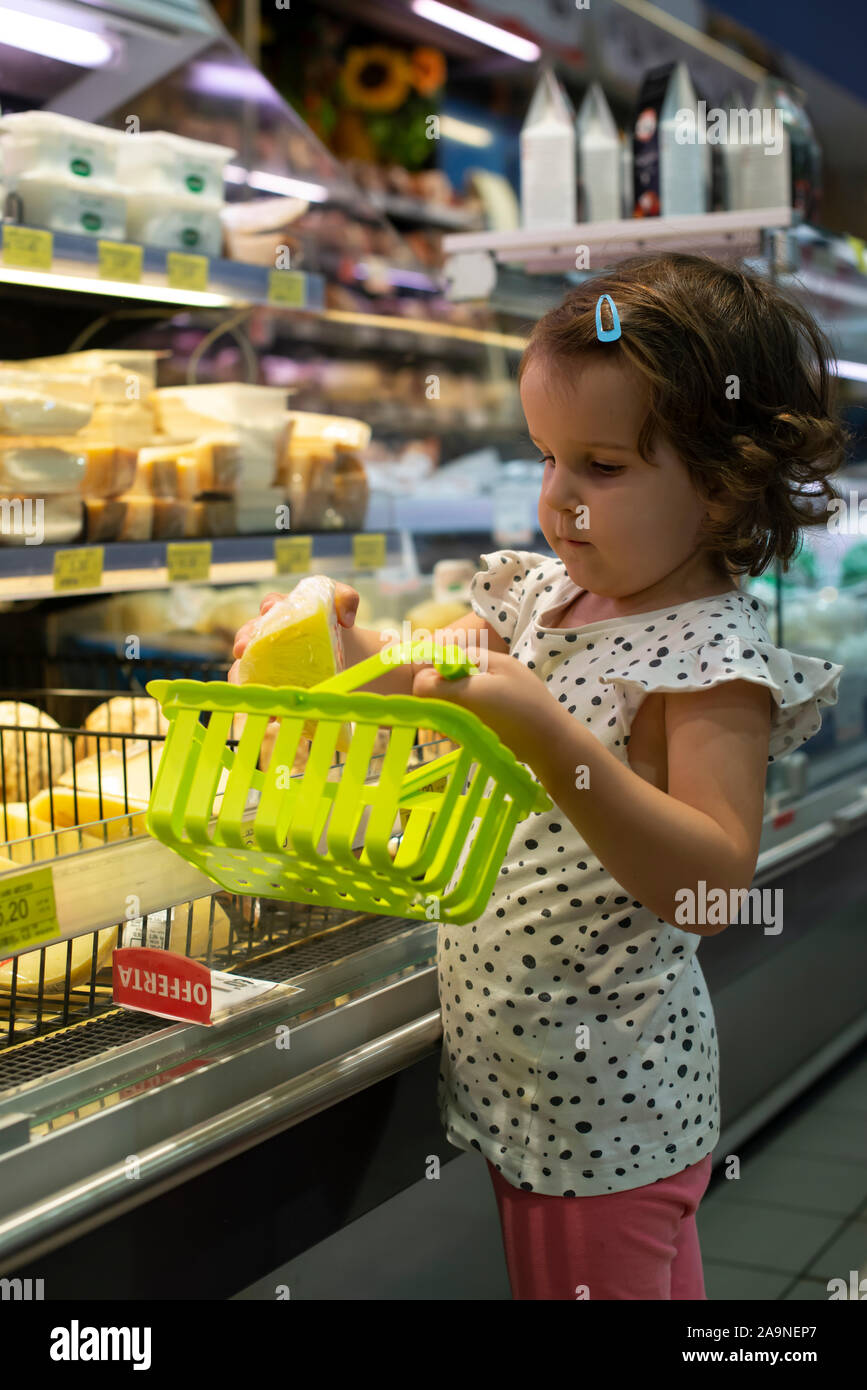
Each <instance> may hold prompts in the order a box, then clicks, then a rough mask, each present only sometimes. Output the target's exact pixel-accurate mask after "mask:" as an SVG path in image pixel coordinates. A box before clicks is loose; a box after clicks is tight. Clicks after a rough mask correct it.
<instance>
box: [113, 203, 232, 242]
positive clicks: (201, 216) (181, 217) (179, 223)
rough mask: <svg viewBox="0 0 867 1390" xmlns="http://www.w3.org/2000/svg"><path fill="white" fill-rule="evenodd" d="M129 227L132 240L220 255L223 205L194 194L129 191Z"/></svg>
mask: <svg viewBox="0 0 867 1390" xmlns="http://www.w3.org/2000/svg"><path fill="white" fill-rule="evenodd" d="M126 199H127V227H128V231H129V236H130V239H131V240H132V241H138V242H141V243H142V245H143V246H159V247H161V248H162V249H163V250H166V251H188V252H193V253H195V254H196V255H199V256H219V255H220V252H221V251H222V249H223V224H222V222H221V221H220V209H221V207H222V204H221V203H219V202H218V201H216V200H214V199H211V200H209V201H208V202H204V201H202V200H201V199H199V198H195V197H194V196H193V195H192V194H188V195H185V194H181V193H177V194H172V193H163V192H159V194H155V193H153V192H151V190H150V189H147V190H145V191H139V192H136V193H133V192H127V194H126Z"/></svg>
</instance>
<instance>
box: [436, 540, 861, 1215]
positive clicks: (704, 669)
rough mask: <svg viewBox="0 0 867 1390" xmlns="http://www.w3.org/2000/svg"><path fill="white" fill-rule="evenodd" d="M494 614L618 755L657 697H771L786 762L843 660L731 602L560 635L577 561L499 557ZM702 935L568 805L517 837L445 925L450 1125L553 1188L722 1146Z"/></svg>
mask: <svg viewBox="0 0 867 1390" xmlns="http://www.w3.org/2000/svg"><path fill="white" fill-rule="evenodd" d="M482 560H483V563H484V564H485V565H486V569H484V570H482V571H480V572H479V573H478V574H477V575H476V576H475V578H474V580H473V584H472V590H471V596H472V604H473V608H474V610H475V612H476V613H478V614H479V615H480V616H481V617H483V618H485V619H487V621H488V622H489V623H490V624H491V626H492V627H493V628H495V630H496V631H497V632H498V633H499V634H500V635H501V636H502V638H503V639H504V641H505V642H506V644H507V645H508V647H509V650H510V652H511V655H512V656H514V657H515V658H516V659H517V660H518V661H521V662H523V663H524V664H525V665H526V666H528V667H529V668H530V669H531V670H535V671H536V672H537V673H538V675H539V678H540V679H541V680H543V681H545V683H546V684H547V686H548V689H549V690H550V692H551V694H552V696H553V697H554V698H555V699H556V700H558V701H559V702H560V703H561V704H563V705H565V706H566V708H567V710H568V711H569V713H570V714H571V715H573V717H574V718H575V719H578V720H580V721H581V723H582V724H583V725H585V726H586V727H587V728H588V729H590V730H592V732H593V734H594V735H595V736H596V738H598V739H599V741H600V742H601V743H603V744H604V745H605V747H606V748H608V749H609V750H610V751H611V752H612V753H614V754H615V756H617V757H619V758H621V759H622V761H624V762H628V759H627V755H626V746H627V744H628V741H629V731H630V728H631V725H632V721H633V719H634V718H635V714H636V712H637V710H638V707H639V705H640V704H641V702H642V700H643V699H644V697H645V695H646V694H648V693H649V692H650V691H678V690H702V689H704V688H706V687H707V686H710V685H716V684H718V683H719V682H721V681H726V680H737V679H740V680H751V681H757V682H759V683H761V684H764V685H767V686H768V688H769V689H770V690H771V692H772V695H773V699H774V711H773V719H772V730H771V742H770V751H769V759H768V760H769V762H770V761H773V760H774V759H775V758H779V757H780V756H782V755H784V754H785V753H788V752H789V751H791V749H793V748H795V747H797V746H798V745H799V744H801V743H803V742H804V741H805V740H806V739H808V738H810V737H811V736H812V735H813V734H815V733H816V732H817V731H818V729H819V728H820V726H821V714H820V712H819V710H820V707H821V706H823V705H833V704H834V703H836V699H837V684H838V681H839V678H840V674H841V672H842V669H843V668H842V667H841V666H837V665H835V664H833V663H832V662H828V661H821V660H819V659H816V658H813V657H806V656H798V655H795V654H793V653H791V652H789V651H787V650H785V649H784V648H780V647H775V646H774V645H773V644H772V643H771V641H770V638H769V635H768V629H767V622H766V610H765V608H764V605H763V604H762V603H761V601H760V600H759V599H756V598H754V597H752V596H751V595H747V594H743V593H735V592H729V593H726V594H721V595H719V596H717V597H710V598H703V599H695V600H692V601H690V602H687V603H683V604H677V605H673V606H671V607H669V608H667V609H660V610H659V611H656V612H650V613H639V614H636V615H634V616H632V617H627V618H617V619H603V620H602V621H600V622H595V623H589V624H586V625H585V626H583V627H581V628H574V629H571V630H570V629H562V628H549V627H546V625H545V619H546V617H555V616H556V612H558V611H562V610H563V607H564V605H565V604H566V603H568V602H570V601H571V600H572V599H573V598H574V597H575V595H576V593H577V592H578V590H577V589H576V586H575V585H574V584H573V583H572V581H571V580H570V579H569V576H568V574H567V573H566V570H565V566H564V565H563V562H562V561H561V560H559V559H556V558H552V557H549V556H543V555H538V554H533V553H529V552H524V551H514V550H503V551H498V552H496V553H494V554H491V555H486V556H483V557H482ZM700 940H701V938H700V937H699V936H697V935H696V934H695V933H690V932H686V931H684V930H683V929H682V928H678V927H674V926H672V925H669V924H668V923H665V922H664V921H663V920H662V919H661V918H660V917H657V916H656V915H655V914H654V913H653V912H651V911H650V910H649V909H647V908H644V907H642V906H641V904H640V903H638V902H636V901H635V900H634V899H632V897H631V896H630V895H629V894H628V893H627V892H626V891H625V890H624V889H623V888H622V887H621V886H620V885H619V884H617V883H616V882H615V881H614V880H613V879H612V878H611V876H610V874H608V873H607V871H606V870H605V868H604V866H603V865H602V864H601V863H600V862H599V860H598V859H597V858H596V857H595V856H594V855H593V854H592V852H591V851H590V850H589V848H588V846H587V844H586V842H585V841H584V840H583V839H582V838H581V836H580V835H579V834H578V832H577V830H576V829H575V827H574V826H573V825H572V823H571V822H570V821H569V820H568V818H567V817H566V816H565V815H564V814H563V813H561V812H559V811H558V810H557V808H556V806H555V807H552V809H551V810H550V811H545V812H541V813H536V814H533V815H530V816H529V817H528V818H527V819H526V820H524V821H522V822H521V823H520V824H519V825H518V826H517V827H516V829H515V833H514V835H513V837H512V841H511V843H510V845H509V850H508V853H507V855H506V859H505V861H504V863H503V866H502V869H501V870H500V874H499V875H498V878H497V882H496V885H495V887H494V890H493V892H492V894H491V898H490V901H489V903H488V906H487V908H486V910H485V912H484V913H483V915H482V916H481V917H480V918H479V919H478V920H477V921H476V922H472V923H467V924H465V925H463V926H455V925H454V924H451V923H449V924H443V925H442V926H441V927H440V930H439V941H438V951H437V959H438V972H439V988H440V1002H441V1006H442V1014H443V1049H442V1063H441V1070H440V1087H439V1103H440V1113H441V1116H442V1120H443V1123H444V1125H445V1127H446V1133H447V1136H448V1138H449V1140H450V1142H451V1143H452V1144H454V1145H455V1146H456V1147H457V1148H460V1149H467V1150H468V1149H471V1148H472V1149H476V1150H478V1151H479V1152H481V1153H483V1154H484V1155H485V1156H486V1157H487V1158H488V1159H489V1160H490V1161H491V1163H492V1164H494V1166H495V1167H496V1168H498V1169H499V1171H500V1172H501V1173H502V1175H503V1177H504V1178H506V1179H507V1181H508V1182H510V1183H511V1184H512V1185H513V1186H515V1187H519V1188H523V1189H524V1190H525V1191H528V1192H538V1193H544V1194H548V1195H552V1196H592V1195H596V1194H599V1193H606V1192H620V1191H623V1190H625V1189H628V1188H632V1187H642V1186H644V1185H645V1184H647V1183H652V1182H656V1181H657V1180H658V1179H659V1178H663V1177H668V1176H670V1175H671V1174H673V1173H677V1172H680V1171H681V1170H682V1169H683V1168H686V1167H688V1166H689V1165H690V1164H693V1163H697V1162H699V1160H700V1159H702V1158H703V1157H704V1156H705V1155H706V1154H707V1153H709V1152H711V1150H712V1149H713V1147H714V1145H715V1143H716V1142H717V1139H718V1138H719V1132H720V1123H719V1056H718V1050H717V1036H716V1028H715V1021H714V1013H713V1007H712V1005H711V1000H710V996H709V994H708V990H707V986H706V984H705V980H704V975H703V974H702V971H701V968H700V966H699V964H698V961H697V959H696V951H697V949H698V946H699V942H700Z"/></svg>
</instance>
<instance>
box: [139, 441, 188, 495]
mask: <svg viewBox="0 0 867 1390" xmlns="http://www.w3.org/2000/svg"><path fill="white" fill-rule="evenodd" d="M181 453H182V450H181V448H180V447H179V446H178V445H176V444H175V445H168V444H155V445H153V446H152V447H148V448H146V449H139V451H138V464H137V467H136V474H135V481H134V483H133V489H134V491H135V492H139V493H150V495H151V496H152V497H177V496H178V456H179V454H181Z"/></svg>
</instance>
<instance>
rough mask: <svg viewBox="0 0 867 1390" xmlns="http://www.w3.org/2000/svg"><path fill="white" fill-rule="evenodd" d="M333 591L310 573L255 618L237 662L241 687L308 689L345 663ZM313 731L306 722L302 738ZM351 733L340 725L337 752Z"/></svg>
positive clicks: (323, 579) (328, 583)
mask: <svg viewBox="0 0 867 1390" xmlns="http://www.w3.org/2000/svg"><path fill="white" fill-rule="evenodd" d="M335 592H336V590H335V585H334V581H333V580H331V579H327V578H326V577H325V576H324V575H311V576H310V577H309V578H307V579H302V580H301V582H300V583H299V584H297V585H296V586H295V588H294V589H293V590H292V592H291V593H290V594H287V596H286V598H285V599H282V600H281V601H280V603H275V605H274V607H273V608H272V609H270V611H269V612H268V613H266V614H265V615H264V616H263V617H261V618H259V619H258V621H257V623H256V625H255V627H254V628H253V633H252V636H251V637H250V641H249V642H248V644H247V647H246V650H245V651H244V655H243V656H242V657H241V659H240V663H239V668H238V675H239V679H240V681H241V683H242V684H250V683H253V684H256V685H273V686H282V685H296V686H301V688H302V689H304V690H308V689H309V688H310V687H311V686H313V685H318V684H319V682H320V681H324V680H327V679H328V678H329V676H335V675H336V674H337V672H338V671H342V670H343V669H344V666H345V664H346V663H345V659H344V655H343V642H342V640H341V636H340V626H339V624H338V621H337V609H336V607H335V603H334V595H335ZM314 730H315V721H311V720H308V721H307V723H306V724H305V726H304V737H305V738H312V737H313V732H314ZM351 734H352V729H351V725H349V724H344V725H343V727H342V728H341V730H340V735H339V737H338V740H337V747H338V749H340V751H341V752H343V753H345V752H347V751H348V748H349V741H350V738H351Z"/></svg>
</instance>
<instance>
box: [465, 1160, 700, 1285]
mask: <svg viewBox="0 0 867 1390" xmlns="http://www.w3.org/2000/svg"><path fill="white" fill-rule="evenodd" d="M486 1162H487V1160H486ZM711 1166H712V1165H711V1155H710V1154H707V1155H706V1156H705V1157H704V1158H703V1159H701V1160H700V1161H699V1162H698V1163H694V1164H692V1166H691V1167H689V1168H684V1169H682V1170H681V1172H679V1173H673V1174H672V1175H671V1177H668V1178H660V1179H659V1180H658V1182H652V1183H648V1184H647V1186H646V1187H633V1188H630V1189H629V1191H627V1192H606V1193H602V1194H600V1195H599V1196H596V1197H546V1196H543V1195H542V1194H541V1193H537V1192H524V1191H522V1190H521V1188H518V1187H512V1185H511V1183H508V1182H506V1179H505V1178H504V1177H503V1176H502V1174H500V1173H498V1172H497V1170H496V1168H495V1167H494V1166H493V1164H491V1163H490V1162H488V1170H489V1172H490V1174H491V1178H492V1180H493V1184H494V1192H495V1194H496V1198H497V1206H498V1207H499V1211H500V1224H501V1226H502V1228H503V1246H504V1248H505V1252H506V1264H507V1266H508V1270H509V1282H510V1284H511V1286H512V1297H513V1298H519V1299H530V1298H541V1299H567V1298H568V1299H575V1298H579V1297H589V1298H590V1299H595V1300H598V1299H602V1298H618V1299H619V1298H630V1299H706V1297H707V1295H706V1294H705V1291H704V1276H703V1273H702V1268H701V1251H700V1250H699V1244H698V1231H697V1230H696V1225H695V1213H696V1211H697V1210H698V1204H699V1202H700V1201H701V1199H702V1197H703V1196H704V1193H705V1190H706V1188H707V1185H708V1183H709V1182H710V1175H711ZM585 1288H586V1290H587V1292H586V1294H585V1293H584V1289H585ZM579 1290H580V1293H579Z"/></svg>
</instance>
